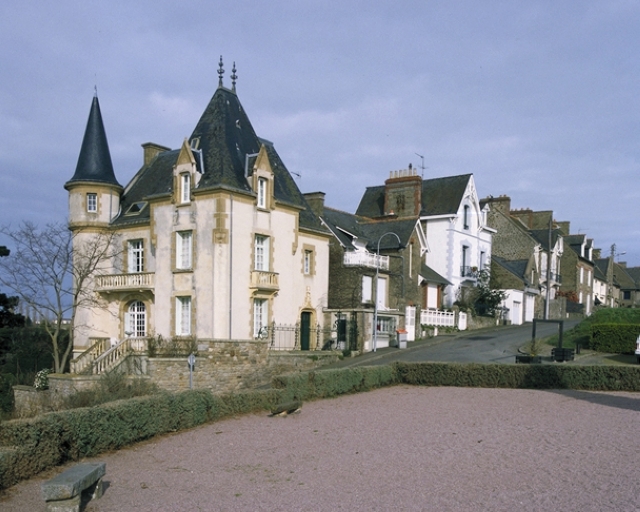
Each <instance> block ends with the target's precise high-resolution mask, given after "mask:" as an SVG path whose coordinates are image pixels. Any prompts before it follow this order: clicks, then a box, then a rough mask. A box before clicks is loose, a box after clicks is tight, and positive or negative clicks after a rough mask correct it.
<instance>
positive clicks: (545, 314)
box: [544, 213, 553, 320]
mask: <svg viewBox="0 0 640 512" xmlns="http://www.w3.org/2000/svg"><path fill="white" fill-rule="evenodd" d="M552 228H553V213H552V214H551V217H550V218H549V250H548V252H547V297H546V299H545V303H544V319H545V320H549V305H550V304H549V301H551V239H552V236H551V235H552V233H551V229H552Z"/></svg>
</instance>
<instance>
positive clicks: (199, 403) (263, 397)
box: [0, 390, 282, 488]
mask: <svg viewBox="0 0 640 512" xmlns="http://www.w3.org/2000/svg"><path fill="white" fill-rule="evenodd" d="M281 400H282V392H281V391H277V390H268V391H253V392H247V393H237V394H234V395H228V396H216V395H213V394H212V393H210V392H209V391H206V390H198V391H185V392H182V393H176V394H169V393H161V394H157V395H152V396H147V397H140V398H132V399H129V400H121V401H117V402H111V403H108V404H103V405H100V406H96V407H87V408H83V409H73V410H68V411H60V412H55V413H49V414H44V415H41V416H38V417H36V418H31V419H25V420H13V421H7V422H3V423H0V447H5V448H0V488H6V487H9V486H11V485H13V484H15V483H16V482H18V481H20V480H23V479H25V478H29V477H31V476H33V475H35V474H37V473H39V472H40V471H43V470H45V469H47V468H50V467H52V466H55V465H58V464H61V463H63V462H65V461H67V460H77V459H80V458H82V457H92V456H95V455H98V454H100V453H102V452H105V451H108V450H114V449H118V448H121V447H123V446H126V445H129V444H132V443H135V442H137V441H141V440H143V439H148V438H150V437H153V436H155V435H158V434H163V433H166V432H173V431H177V430H182V429H187V428H191V427H194V426H197V425H201V424H203V423H206V422H210V421H214V420H217V419H220V418H224V417H225V416H229V415H232V414H240V413H246V412H253V411H258V410H269V409H271V408H273V407H274V405H275V404H277V403H279V402H280V401H281Z"/></svg>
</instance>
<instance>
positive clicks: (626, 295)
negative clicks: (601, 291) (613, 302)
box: [622, 290, 631, 300]
mask: <svg viewBox="0 0 640 512" xmlns="http://www.w3.org/2000/svg"><path fill="white" fill-rule="evenodd" d="M622 298H623V300H631V291H630V290H625V291H623V292H622Z"/></svg>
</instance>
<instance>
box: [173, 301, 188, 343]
mask: <svg viewBox="0 0 640 512" xmlns="http://www.w3.org/2000/svg"><path fill="white" fill-rule="evenodd" d="M190 334H191V297H189V296H186V297H176V336H189V335H190Z"/></svg>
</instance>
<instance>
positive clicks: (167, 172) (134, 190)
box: [114, 87, 325, 231]
mask: <svg viewBox="0 0 640 512" xmlns="http://www.w3.org/2000/svg"><path fill="white" fill-rule="evenodd" d="M194 139H198V141H199V142H198V145H197V149H198V150H199V151H196V150H193V155H194V159H195V161H196V163H197V166H198V170H199V171H203V169H201V168H200V167H201V166H200V154H199V153H200V151H202V162H203V164H204V165H203V167H204V172H203V174H202V176H201V179H200V181H199V183H198V186H197V190H208V189H216V188H224V189H228V190H231V191H237V192H241V193H248V194H254V192H253V191H252V190H251V187H250V186H249V183H248V182H247V179H246V177H245V165H246V158H247V155H255V154H256V153H258V152H259V151H260V147H261V146H262V145H263V144H264V145H265V148H266V150H267V155H268V157H269V163H270V165H271V168H272V170H273V173H274V191H273V193H274V197H275V199H276V201H278V202H280V203H284V204H287V205H291V206H294V207H297V208H300V210H301V211H300V216H299V225H300V227H302V228H307V229H312V230H317V231H325V229H324V228H323V227H322V226H321V224H320V220H319V219H318V217H317V216H316V215H314V214H313V212H312V211H311V208H310V207H309V205H308V203H307V201H306V199H305V198H304V196H303V195H302V193H301V192H300V190H299V189H298V187H297V185H296V183H295V182H294V180H293V178H292V177H291V175H290V174H289V171H288V170H287V168H286V166H285V165H284V163H283V162H282V159H281V158H280V156H279V155H278V153H277V151H276V150H275V148H274V147H273V144H272V143H271V142H269V141H266V140H265V139H261V138H260V137H258V136H257V135H256V133H255V131H254V129H253V126H252V125H251V122H250V121H249V118H248V117H247V115H246V113H245V111H244V108H243V107H242V105H241V104H240V100H239V99H238V97H237V95H236V93H235V92H233V91H231V90H229V89H226V88H224V87H218V89H217V90H216V92H215V93H214V95H213V97H212V98H211V101H209V104H208V105H207V107H206V108H205V110H204V112H203V114H202V116H201V117H200V120H199V121H198V123H197V124H196V127H195V129H194V130H193V133H192V134H191V137H190V138H189V141H191V143H192V147H193V141H194ZM179 153H180V152H179V150H170V151H165V152H161V153H159V154H158V155H157V157H156V158H155V159H153V160H152V161H151V162H150V163H149V164H148V165H146V166H144V167H143V168H142V169H140V171H139V172H138V173H137V174H136V176H135V177H134V178H133V179H132V180H131V182H130V183H129V184H128V185H127V187H126V189H125V192H124V195H123V197H122V199H121V207H122V208H121V210H122V213H121V214H120V216H119V217H118V218H117V219H116V220H115V221H114V224H116V225H120V224H130V223H144V222H148V220H149V209H148V208H145V209H143V210H141V211H140V213H139V214H137V215H127V212H128V211H129V209H130V208H131V206H132V205H134V204H136V203H138V202H142V201H146V200H148V199H150V198H153V197H157V196H159V195H163V194H170V193H171V191H172V187H173V167H174V165H175V163H176V160H177V158H178V155H179ZM253 162H255V156H254V157H251V158H250V161H249V172H251V168H252V163H253ZM145 212H146V213H145Z"/></svg>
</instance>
